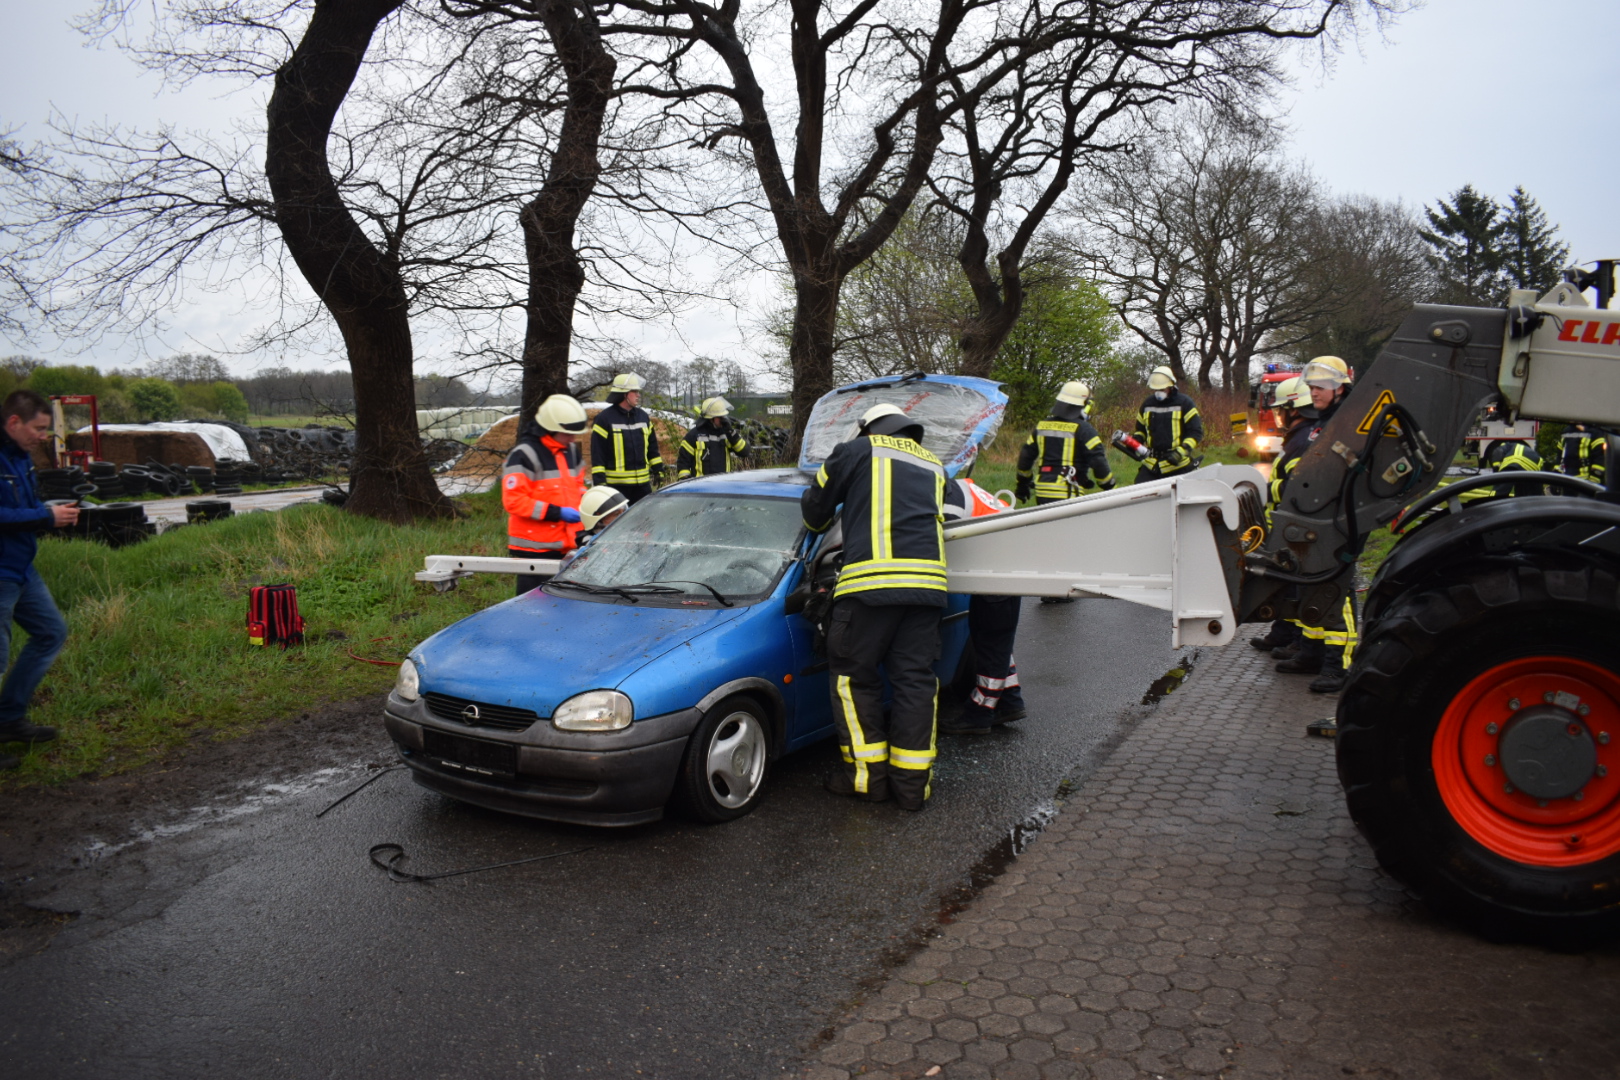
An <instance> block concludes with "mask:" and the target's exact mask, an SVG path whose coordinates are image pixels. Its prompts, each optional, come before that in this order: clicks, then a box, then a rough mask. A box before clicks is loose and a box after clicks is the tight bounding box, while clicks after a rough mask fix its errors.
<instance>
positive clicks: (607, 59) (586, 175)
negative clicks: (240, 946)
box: [519, 0, 616, 415]
mask: <svg viewBox="0 0 1620 1080" xmlns="http://www.w3.org/2000/svg"><path fill="white" fill-rule="evenodd" d="M542 17H543V21H544V23H545V27H546V33H547V35H548V36H549V37H550V38H551V44H552V47H553V48H554V49H556V51H557V56H558V57H559V58H560V59H561V60H562V64H563V69H564V71H565V72H566V73H567V78H568V84H567V85H568V105H567V107H566V108H565V109H564V111H563V123H562V131H561V133H560V135H559V137H558V140H557V147H556V149H555V151H553V153H552V157H551V170H550V172H548V173H547V175H546V181H545V184H544V185H543V186H542V187H541V189H540V193H539V194H538V195H536V196H535V197H534V199H533V200H531V201H530V202H529V203H528V204H527V205H526V206H524V207H523V212H522V214H521V215H520V218H519V220H520V221H521V222H522V227H523V248H524V253H525V255H526V256H527V259H528V263H529V296H528V303H527V305H526V307H527V315H528V319H527V323H526V325H525V328H524V335H523V395H522V401H523V405H522V409H523V413H524V414H525V415H531V414H533V413H534V411H535V410H536V409H538V408H539V407H540V403H541V402H542V401H544V400H545V399H546V398H547V397H549V396H550V395H552V394H566V393H568V361H569V354H570V351H571V349H572V347H573V340H574V306H575V304H576V303H577V302H578V300H579V294H580V291H581V290H582V289H583V288H584V287H585V267H584V264H583V263H581V262H580V258H579V252H578V251H577V249H576V248H575V246H574V228H575V225H576V224H577V223H578V221H579V215H580V212H581V211H582V210H584V208H585V203H586V202H587V201H588V200H589V199H590V197H591V193H592V192H593V191H594V190H595V189H596V181H597V178H598V177H600V176H601V173H602V164H601V161H600V159H599V158H598V156H597V148H598V146H599V145H600V143H601V136H602V124H603V119H604V117H605V116H606V115H607V107H608V102H609V100H610V99H611V95H612V91H613V78H614V74H615V70H616V65H615V63H614V61H613V58H612V57H611V56H609V55H608V52H607V50H606V49H605V48H603V47H602V38H601V34H600V30H599V28H598V26H597V24H596V17H595V14H594V11H593V9H590V8H578V7H575V6H574V5H573V4H571V3H568V2H567V0H549V2H548V3H546V4H545V7H544V10H543V13H542Z"/></svg>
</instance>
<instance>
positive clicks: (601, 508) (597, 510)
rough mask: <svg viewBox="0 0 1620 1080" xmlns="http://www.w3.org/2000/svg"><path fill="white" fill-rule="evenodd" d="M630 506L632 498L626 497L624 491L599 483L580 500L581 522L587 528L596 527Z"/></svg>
mask: <svg viewBox="0 0 1620 1080" xmlns="http://www.w3.org/2000/svg"><path fill="white" fill-rule="evenodd" d="M629 506H630V500H629V499H627V498H625V495H624V492H622V491H620V490H619V489H618V488H611V487H608V486H607V485H606V484H599V485H598V486H596V487H593V488H591V489H590V490H589V491H587V492H586V493H585V495H584V497H582V498H581V499H580V500H579V523H580V524H581V525H583V526H584V527H585V528H587V529H594V528H596V526H597V525H599V524H601V522H602V521H603V520H605V519H607V518H610V517H614V516H615V515H617V514H618V513H619V512H620V511H622V510H625V509H628V508H629Z"/></svg>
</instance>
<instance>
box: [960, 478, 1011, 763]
mask: <svg viewBox="0 0 1620 1080" xmlns="http://www.w3.org/2000/svg"><path fill="white" fill-rule="evenodd" d="M1009 509H1011V507H1009V506H1008V505H1007V504H1006V503H1004V502H1002V501H1001V500H1000V499H998V498H997V497H996V496H994V495H992V494H990V492H988V491H986V490H984V488H982V487H980V486H979V485H978V484H975V483H974V482H973V481H972V480H968V479H966V478H959V479H956V480H952V481H951V482H950V483H949V484H947V485H946V486H945V520H946V521H960V520H963V519H965V518H976V517H987V516H989V515H990V514H999V513H1001V512H1002V511H1003V510H1009ZM1023 602H1024V601H1023V597H1020V596H975V597H973V598H972V599H971V600H969V601H968V634H969V636H970V638H971V639H972V641H973V660H974V664H973V689H972V691H971V692H970V693H969V694H968V700H967V701H966V702H964V703H963V705H962V712H961V714H960V715H958V716H956V717H953V718H952V719H950V720H949V721H945V720H942V721H940V724H939V730H940V731H941V732H942V733H943V734H946V735H988V734H989V733H990V729H991V728H992V727H994V726H996V725H998V724H1008V723H1011V722H1012V721H1014V720H1022V719H1023V718H1024V717H1025V716H1027V715H1028V710H1027V709H1026V708H1025V707H1024V692H1023V691H1022V690H1021V689H1019V686H1018V664H1017V663H1016V662H1015V661H1014V660H1013V641H1014V639H1016V638H1017V637H1018V614H1019V609H1020V607H1021V606H1022V605H1023Z"/></svg>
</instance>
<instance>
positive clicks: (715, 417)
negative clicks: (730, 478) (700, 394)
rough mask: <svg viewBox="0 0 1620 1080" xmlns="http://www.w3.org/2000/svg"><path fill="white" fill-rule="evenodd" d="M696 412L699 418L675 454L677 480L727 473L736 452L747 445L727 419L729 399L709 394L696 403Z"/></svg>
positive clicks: (740, 451) (733, 464)
mask: <svg viewBox="0 0 1620 1080" xmlns="http://www.w3.org/2000/svg"><path fill="white" fill-rule="evenodd" d="M698 413H699V415H700V416H701V417H702V420H701V422H700V423H698V424H697V425H695V426H694V427H692V428H691V429H690V430H688V431H687V433H686V438H684V439H682V440H681V452H680V453H679V454H677V455H676V457H675V479H677V480H685V479H686V478H687V477H689V476H714V475H715V474H717V473H728V472H730V471H731V470H732V469H733V468H735V467H736V457H737V455H738V454H740V453H742V452H743V451H744V450H747V449H748V440H747V439H745V438H743V437H742V432H740V431H738V430H737V428H736V425H734V424H733V423H732V422H731V420H730V415H731V402H729V401H727V400H726V399H725V398H723V397H712V398H708V399H706V400H705V401H704V402H703V404H702V405H699V406H698Z"/></svg>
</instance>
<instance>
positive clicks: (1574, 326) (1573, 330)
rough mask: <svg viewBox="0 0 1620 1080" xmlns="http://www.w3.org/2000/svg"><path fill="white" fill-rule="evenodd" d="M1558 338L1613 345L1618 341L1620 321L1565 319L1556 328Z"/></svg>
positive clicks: (1590, 343) (1591, 343) (1587, 343)
mask: <svg viewBox="0 0 1620 1080" xmlns="http://www.w3.org/2000/svg"><path fill="white" fill-rule="evenodd" d="M1582 327H1585V329H1582ZM1600 335H1601V336H1600ZM1558 340H1559V341H1579V342H1581V343H1583V344H1586V345H1613V344H1615V343H1616V342H1620V322H1598V321H1596V320H1595V319H1565V320H1564V325H1563V326H1561V327H1559V329H1558Z"/></svg>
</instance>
